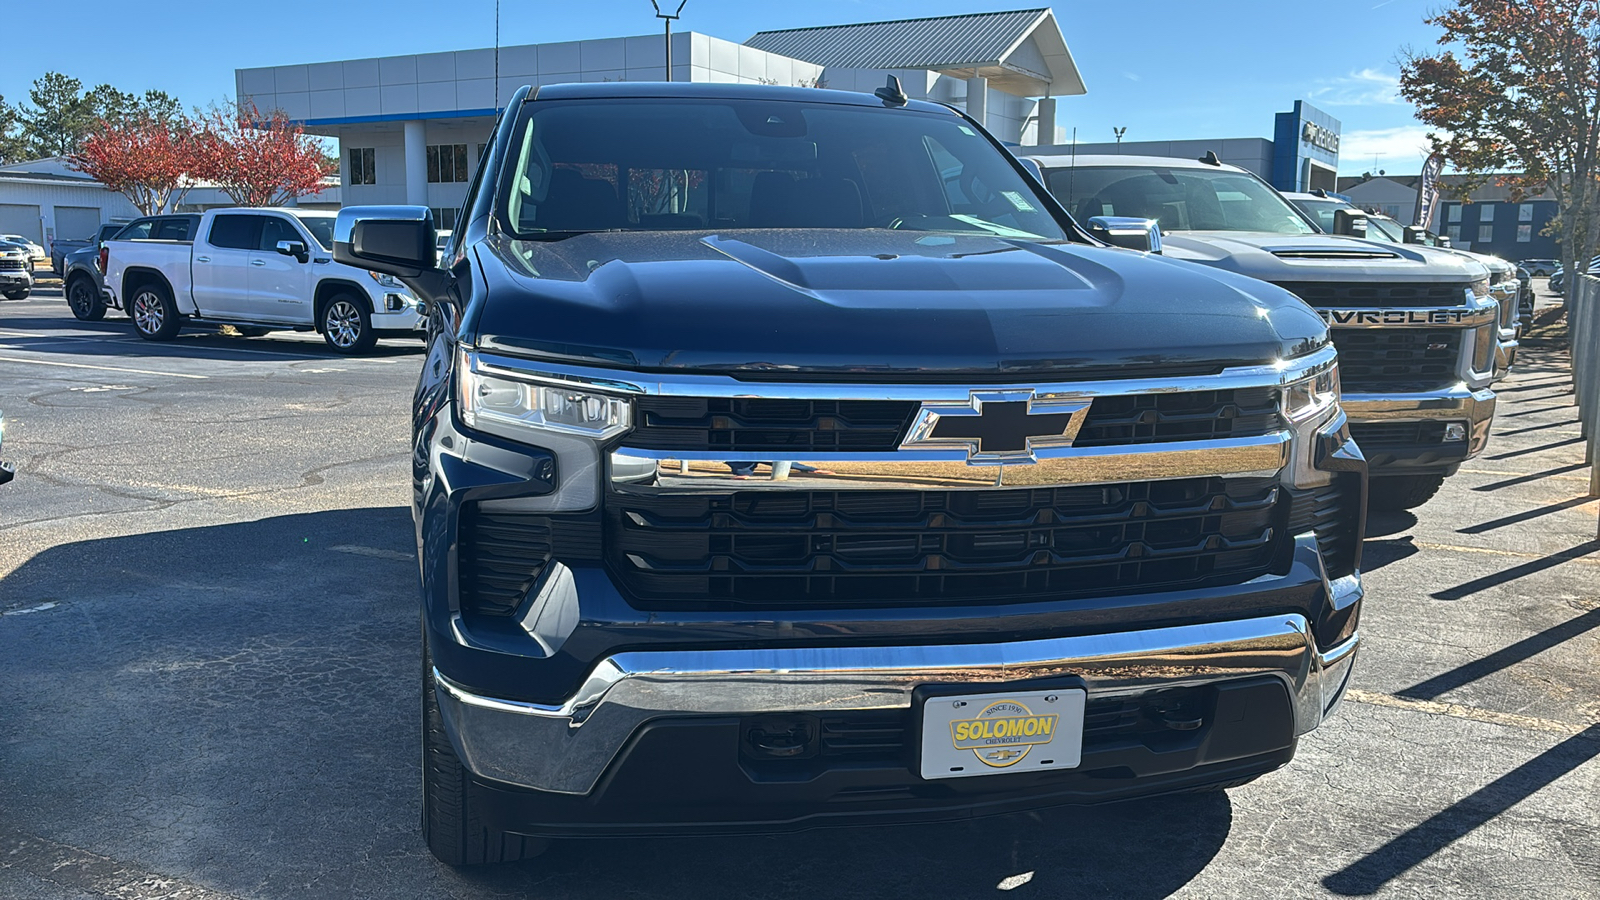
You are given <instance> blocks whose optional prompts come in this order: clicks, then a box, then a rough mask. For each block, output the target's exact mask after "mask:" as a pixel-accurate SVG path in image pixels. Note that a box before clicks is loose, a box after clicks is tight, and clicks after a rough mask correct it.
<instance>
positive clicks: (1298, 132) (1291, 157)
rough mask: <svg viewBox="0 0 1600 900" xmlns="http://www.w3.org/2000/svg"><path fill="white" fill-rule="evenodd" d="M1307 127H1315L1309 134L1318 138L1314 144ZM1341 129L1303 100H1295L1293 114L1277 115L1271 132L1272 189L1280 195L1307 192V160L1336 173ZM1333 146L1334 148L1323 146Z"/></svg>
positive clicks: (1332, 119) (1335, 121)
mask: <svg viewBox="0 0 1600 900" xmlns="http://www.w3.org/2000/svg"><path fill="white" fill-rule="evenodd" d="M1307 125H1311V126H1313V127H1312V128H1311V129H1309V131H1310V132H1314V133H1315V134H1316V135H1317V140H1316V141H1315V142H1313V141H1312V140H1308V139H1307V133H1308V129H1307V127H1306V126H1307ZM1341 128H1342V125H1341V124H1340V122H1339V120H1338V119H1335V118H1334V117H1333V116H1330V115H1328V114H1327V113H1325V112H1323V111H1322V110H1320V109H1317V108H1316V107H1315V106H1312V105H1311V104H1309V103H1307V102H1305V101H1304V100H1296V101H1295V102H1294V109H1293V110H1291V111H1289V112H1281V113H1278V115H1277V119H1276V122H1275V123H1274V127H1273V132H1272V138H1273V139H1272V186H1273V187H1275V188H1277V189H1278V190H1280V191H1298V190H1304V189H1305V187H1306V185H1305V172H1306V169H1307V165H1306V161H1307V160H1314V161H1316V162H1318V163H1320V164H1322V165H1324V166H1327V167H1328V168H1330V169H1332V170H1333V171H1334V172H1337V171H1338V169H1339V149H1338V141H1339V131H1340V129H1341ZM1330 143H1331V145H1332V146H1331V148H1330V147H1329V146H1320V145H1326V144H1330ZM1335 180H1336V179H1335ZM1330 189H1331V186H1330Z"/></svg>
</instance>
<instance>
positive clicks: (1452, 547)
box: [1413, 541, 1600, 566]
mask: <svg viewBox="0 0 1600 900" xmlns="http://www.w3.org/2000/svg"><path fill="white" fill-rule="evenodd" d="M1413 546H1416V547H1421V548H1422V549H1424V550H1445V551H1449V552H1453V553H1484V554H1487V555H1489V556H1510V557H1514V558H1516V559H1549V558H1550V554H1549V553H1525V552H1523V551H1521V550H1499V549H1496V548H1494V547H1462V546H1460V545H1457V544H1433V543H1429V542H1427V541H1415V542H1413ZM1567 562H1573V563H1588V564H1590V565H1596V566H1600V557H1591V556H1575V557H1573V558H1572V559H1569V560H1567Z"/></svg>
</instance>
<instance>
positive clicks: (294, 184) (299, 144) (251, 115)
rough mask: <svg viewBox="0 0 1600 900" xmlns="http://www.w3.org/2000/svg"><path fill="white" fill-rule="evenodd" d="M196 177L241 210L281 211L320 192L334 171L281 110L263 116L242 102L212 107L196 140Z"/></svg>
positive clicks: (310, 139) (335, 166) (313, 142)
mask: <svg viewBox="0 0 1600 900" xmlns="http://www.w3.org/2000/svg"><path fill="white" fill-rule="evenodd" d="M196 146H197V156H198V167H197V168H196V169H195V172H194V174H195V175H196V176H198V177H200V178H203V179H205V180H206V181H209V182H211V183H213V184H215V185H216V186H217V187H218V188H219V189H221V190H222V192H223V193H224V194H227V195H228V196H229V197H231V198H232V199H233V202H234V203H237V204H239V205H240V206H282V205H283V204H285V203H287V202H289V201H290V200H293V199H294V198H296V197H304V196H307V195H309V194H316V193H318V192H320V191H321V190H322V187H323V185H322V179H324V178H326V177H327V176H329V175H332V174H335V173H336V172H338V164H337V163H336V162H333V161H332V160H330V159H329V158H328V156H327V154H325V153H323V151H322V145H321V144H320V143H319V142H318V141H317V139H316V138H314V137H311V136H310V135H307V134H306V133H305V129H304V128H303V127H301V126H300V125H298V124H296V123H294V122H292V121H290V120H289V117H288V116H287V115H286V114H285V113H284V112H283V110H281V109H280V110H273V112H272V113H271V114H270V115H264V114H263V113H262V112H261V111H260V110H258V109H257V108H256V106H255V104H254V103H251V102H250V101H248V100H245V101H243V102H240V103H228V104H225V105H224V106H222V107H220V108H218V107H212V109H211V111H210V112H209V113H208V114H207V115H206V117H205V119H204V121H203V122H202V124H201V128H200V132H199V134H198V135H197V136H196Z"/></svg>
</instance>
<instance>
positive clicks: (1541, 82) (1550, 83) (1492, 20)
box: [1400, 0, 1600, 285]
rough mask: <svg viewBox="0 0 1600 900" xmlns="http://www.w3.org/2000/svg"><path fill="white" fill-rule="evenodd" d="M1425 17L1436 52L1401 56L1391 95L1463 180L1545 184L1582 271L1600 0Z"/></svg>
mask: <svg viewBox="0 0 1600 900" xmlns="http://www.w3.org/2000/svg"><path fill="white" fill-rule="evenodd" d="M1427 21H1428V23H1429V24H1432V25H1435V26H1438V27H1439V28H1440V29H1442V31H1443V33H1442V34H1441V35H1440V37H1439V44H1440V45H1441V47H1442V48H1443V49H1442V50H1441V51H1439V52H1435V53H1432V54H1418V53H1407V54H1405V55H1404V58H1403V59H1402V66H1401V73H1400V93H1401V94H1402V95H1403V96H1404V97H1405V98H1406V99H1407V100H1410V101H1411V102H1412V103H1414V104H1416V106H1417V118H1419V119H1421V120H1422V121H1424V122H1426V123H1428V124H1429V125H1432V126H1434V127H1436V128H1439V129H1440V130H1441V131H1440V133H1436V134H1433V135H1430V137H1432V138H1433V143H1434V146H1435V147H1436V148H1437V149H1439V150H1442V151H1444V153H1445V155H1446V158H1447V159H1449V160H1450V161H1451V162H1452V163H1453V164H1454V165H1455V166H1456V167H1457V168H1459V169H1461V170H1463V171H1464V172H1466V173H1467V174H1468V175H1469V176H1471V180H1472V181H1474V182H1477V183H1482V182H1484V181H1487V180H1488V179H1489V178H1490V177H1491V173H1494V172H1503V171H1505V170H1507V169H1512V170H1517V171H1519V172H1520V174H1518V175H1515V176H1511V177H1504V178H1502V179H1501V180H1502V182H1503V183H1505V184H1506V185H1507V186H1509V187H1511V188H1513V189H1514V190H1515V191H1519V192H1520V191H1525V190H1526V191H1536V192H1537V191H1549V192H1550V193H1551V194H1552V195H1553V196H1554V197H1555V199H1556V202H1557V205H1558V206H1559V207H1560V216H1559V218H1558V220H1557V222H1556V228H1557V231H1558V233H1559V234H1560V235H1561V250H1562V256H1564V257H1565V258H1566V259H1565V262H1566V266H1567V271H1569V272H1571V271H1580V270H1581V268H1582V266H1583V261H1585V260H1587V259H1588V258H1589V257H1590V255H1591V254H1592V253H1594V252H1595V250H1596V249H1597V248H1600V0H1516V2H1507V0H1451V2H1450V3H1448V4H1447V5H1446V6H1444V8H1443V9H1441V10H1439V11H1438V12H1436V13H1434V14H1433V15H1432V16H1430V17H1429V18H1428V19H1427ZM1575 281H1576V279H1568V280H1567V283H1568V284H1569V285H1571V284H1573V283H1574V282H1575Z"/></svg>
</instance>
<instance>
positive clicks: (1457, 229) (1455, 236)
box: [1448, 225, 1461, 244]
mask: <svg viewBox="0 0 1600 900" xmlns="http://www.w3.org/2000/svg"><path fill="white" fill-rule="evenodd" d="M1448 235H1449V237H1450V243H1452V244H1459V243H1461V226H1460V225H1451V226H1450V231H1449V232H1448Z"/></svg>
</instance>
